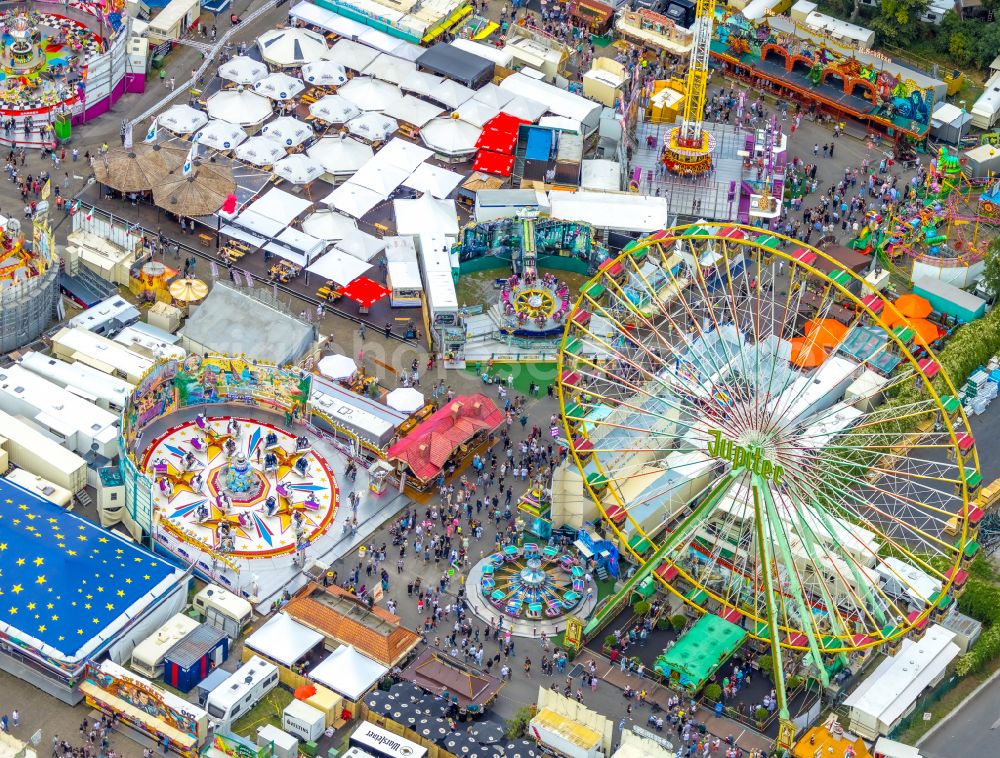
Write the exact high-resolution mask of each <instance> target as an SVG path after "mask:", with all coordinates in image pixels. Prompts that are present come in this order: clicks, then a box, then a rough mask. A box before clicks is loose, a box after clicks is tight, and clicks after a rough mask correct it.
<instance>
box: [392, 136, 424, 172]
mask: <svg viewBox="0 0 1000 758" xmlns="http://www.w3.org/2000/svg"><path fill="white" fill-rule="evenodd" d="M432 155H434V153H433V151H431V150H428V149H427V148H426V147H420V145H414V144H413V143H412V142H407V141H406V140H405V139H401V138H399V137H395V138H393V139H392V140H390V141H389V142H388V143H386V145H385V147H383V148H382V149H381V150H379V151H378V157H379V161H384V162H386V163H388V164H389V165H390V166H395V167H396V168H401V169H403V170H404V171H409V172H410V173H412V172H413V171H415V170H416V168H417V166H419V165H420V164H421V163H423V162H424V161H425V160H427V159H428V158H430V157H431V156H432Z"/></svg>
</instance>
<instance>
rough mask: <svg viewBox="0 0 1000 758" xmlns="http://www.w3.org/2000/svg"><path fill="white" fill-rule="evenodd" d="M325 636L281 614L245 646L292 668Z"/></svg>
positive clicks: (263, 627)
mask: <svg viewBox="0 0 1000 758" xmlns="http://www.w3.org/2000/svg"><path fill="white" fill-rule="evenodd" d="M323 639H324V637H323V635H322V634H320V633H319V632H316V631H314V630H312V629H310V628H309V627H308V626H304V625H302V624H300V623H299V622H298V621H296V620H295V619H293V618H292V617H291V616H289V615H288V614H287V613H279V614H278V615H277V616H275V617H274V618H272V619H270V620H269V621H268V622H267V623H265V624H264V625H263V626H262V627H260V628H259V629H258V630H257V631H256V632H254V633H253V634H251V635H250V636H249V637H247V638H246V640H245V641H244V643H243V644H244V645H246V646H247V647H249V648H250V649H251V650H256V651H257V652H258V653H263V654H264V655H266V656H267V657H268V658H270V659H271V660H274V661H277V662H278V663H280V664H282V665H284V666H291V665H292V664H293V663H295V662H296V661H298V660H299V659H300V658H301V657H302V656H304V655H305V654H306V653H308V652H309V651H310V650H312V649H313V648H314V647H316V645H319V644H320V643H322V642H323Z"/></svg>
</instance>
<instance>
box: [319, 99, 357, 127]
mask: <svg viewBox="0 0 1000 758" xmlns="http://www.w3.org/2000/svg"><path fill="white" fill-rule="evenodd" d="M309 115H310V116H312V117H313V118H318V119H319V120H320V121H325V122H326V123H328V124H343V123H345V122H347V121H350V120H351V119H352V118H355V117H357V116H360V115H361V109H360V108H358V107H357V106H356V105H355V104H354V103H352V102H351V101H350V100H347V99H345V98H344V97H342V96H340V95H324V96H323V97H321V98H320V99H319V100H317V101H316V102H315V103H310V104H309Z"/></svg>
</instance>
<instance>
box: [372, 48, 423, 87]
mask: <svg viewBox="0 0 1000 758" xmlns="http://www.w3.org/2000/svg"><path fill="white" fill-rule="evenodd" d="M416 70H417V64H416V63H414V62H413V61H407V60H403V59H402V58H397V57H395V56H393V55H389V54H388V53H382V54H381V55H379V57H378V58H376V59H375V60H373V61H372V62H371V63H370V64H368V66H367V67H365V70H364V71H363V72H362V73H363V74H364V75H365V76H373V77H375V78H376V79H381V80H382V81H383V82H391V83H392V84H399V83H400V82H402V81H403V80H404V79H405V78H406V77H407V76H409V75H410V73H412V72H413V71H416Z"/></svg>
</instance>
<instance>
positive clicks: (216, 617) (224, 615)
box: [194, 584, 253, 640]
mask: <svg viewBox="0 0 1000 758" xmlns="http://www.w3.org/2000/svg"><path fill="white" fill-rule="evenodd" d="M194 607H195V609H196V610H197V611H198V612H199V613H201V614H203V615H204V616H205V622H206V623H207V624H208V625H209V626H214V627H215V628H216V629H221V630H222V631H224V632H225V633H226V634H228V635H229V637H230V638H231V639H234V640H235V639H238V638H239V636H240V633H241V632H242V631H243V630H244V629H246V626H247V624H249V623H250V615H251V613H252V612H253V608H252V607H251V605H250V603H249V602H248V601H246V600H244V599H243V598H241V597H239V596H238V595H234V594H233V593H232V592H230V591H229V590H224V589H223V588H222V587H219V586H218V585H216V584H209V585H208V586H207V587H205V588H204V589H203V590H202V591H201V592H199V593H198V594H197V595H195V596H194Z"/></svg>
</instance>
